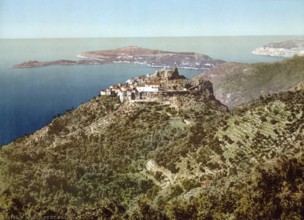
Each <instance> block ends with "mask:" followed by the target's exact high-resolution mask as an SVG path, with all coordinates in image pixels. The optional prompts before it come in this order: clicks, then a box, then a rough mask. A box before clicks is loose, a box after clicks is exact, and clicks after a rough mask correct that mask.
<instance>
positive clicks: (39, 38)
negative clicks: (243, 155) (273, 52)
mask: <svg viewBox="0 0 304 220" xmlns="http://www.w3.org/2000/svg"><path fill="white" fill-rule="evenodd" d="M276 36H277V37H279V36H282V37H283V36H284V37H285V36H286V37H288V36H300V37H304V34H279V35H273V34H271V35H193V36H138V37H126V36H122V37H118V36H116V37H89V36H88V37H37V38H35V37H34V38H27V37H25V38H1V37H0V40H50V39H108V38H117V39H121V38H195V37H276Z"/></svg>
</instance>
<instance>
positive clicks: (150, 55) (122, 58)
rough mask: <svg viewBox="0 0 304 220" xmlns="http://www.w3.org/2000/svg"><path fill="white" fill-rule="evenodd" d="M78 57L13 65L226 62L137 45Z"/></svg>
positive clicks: (193, 66)
mask: <svg viewBox="0 0 304 220" xmlns="http://www.w3.org/2000/svg"><path fill="white" fill-rule="evenodd" d="M77 57H79V58H82V60H79V61H73V60H57V61H47V62H39V61H27V62H24V63H21V64H16V65H14V66H13V67H14V68H33V67H43V66H49V65H79V64H82V65H84V64H105V63H135V64H144V65H148V66H151V67H169V68H174V67H178V68H185V69H209V68H212V67H214V66H216V65H218V64H221V63H224V61H222V60H215V59H212V58H211V57H209V56H207V55H203V54H199V53H193V52H170V51H162V50H151V49H145V48H141V47H135V46H131V47H125V48H119V49H115V50H100V51H92V52H83V53H80V54H79V55H77Z"/></svg>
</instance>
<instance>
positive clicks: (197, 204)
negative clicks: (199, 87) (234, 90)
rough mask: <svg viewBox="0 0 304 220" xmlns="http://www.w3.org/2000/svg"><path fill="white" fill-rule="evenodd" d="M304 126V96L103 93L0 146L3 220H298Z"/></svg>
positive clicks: (0, 215) (303, 171)
mask: <svg viewBox="0 0 304 220" xmlns="http://www.w3.org/2000/svg"><path fill="white" fill-rule="evenodd" d="M303 119H304V91H303V90H301V91H297V92H284V93H280V94H275V95H272V96H267V97H261V98H260V99H259V100H257V101H255V102H253V103H251V104H247V105H242V106H239V107H237V108H235V109H234V110H233V111H231V112H228V111H227V109H226V108H225V107H224V106H223V105H221V104H220V103H219V102H218V101H217V100H215V99H214V98H213V95H212V94H209V95H202V96H199V95H197V96H192V95H188V96H176V97H174V99H172V102H171V103H170V104H163V103H124V104H120V103H119V101H118V100H117V99H116V98H114V97H95V98H93V99H92V100H91V101H90V102H88V103H86V104H83V105H81V106H80V107H79V108H77V109H76V110H74V111H68V112H67V113H66V114H64V115H62V116H60V117H56V118H54V119H53V121H52V122H51V123H50V125H48V126H47V127H45V128H43V129H41V130H40V131H37V132H36V133H34V134H32V135H29V136H26V137H23V138H20V139H18V140H16V141H15V142H13V143H11V144H10V145H8V146H5V147H3V148H1V150H0V219H9V218H20V219H31V218H35V217H41V218H43V217H50V216H51V217H52V218H57V219H97V218H100V219H301V218H303V216H304V213H303V201H304V196H303V195H304V178H303V177H304V154H303V147H304V137H303V129H304V127H303Z"/></svg>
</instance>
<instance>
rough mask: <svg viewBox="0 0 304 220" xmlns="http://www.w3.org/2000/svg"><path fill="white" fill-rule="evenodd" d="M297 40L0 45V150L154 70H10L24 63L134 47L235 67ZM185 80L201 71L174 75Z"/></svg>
mask: <svg viewBox="0 0 304 220" xmlns="http://www.w3.org/2000/svg"><path fill="white" fill-rule="evenodd" d="M292 39H303V37H301V38H299V37H297V36H269V37H191V38H105V39H37V40H0V51H1V53H0V94H1V96H0V145H3V144H7V143H9V142H10V141H12V140H14V139H16V138H18V137H20V136H22V135H25V134H28V133H32V132H34V131H35V130H37V129H39V128H41V127H43V126H44V125H46V124H47V123H48V122H50V121H51V119H52V118H53V117H54V116H55V115H57V114H62V113H64V112H65V110H66V109H69V108H72V107H73V108H76V107H77V106H79V105H80V104H81V103H83V102H86V101H88V100H89V99H90V98H92V97H93V96H96V95H98V93H99V90H100V89H105V88H106V87H108V86H109V85H112V84H115V83H118V82H123V81H125V80H126V79H128V78H130V77H134V76H137V75H141V74H146V73H153V72H154V71H156V69H155V68H149V67H147V66H143V65H134V64H106V65H77V66H48V67H42V68H30V69H14V68H12V66H13V65H14V64H18V63H22V62H24V61H28V60H38V61H52V60H57V59H72V60H76V59H77V58H76V55H77V54H78V53H80V52H84V51H93V50H103V49H116V48H120V47H126V46H131V45H133V46H140V47H144V48H150V49H161V50H170V51H179V52H186V51H189V52H198V53H202V54H206V55H209V56H211V57H212V58H215V59H222V60H225V61H235V62H247V63H253V62H273V61H276V60H280V58H273V57H265V56H257V55H253V54H251V51H252V50H253V49H255V48H256V47H260V46H263V45H265V44H268V43H270V42H280V41H284V40H292ZM180 72H181V74H184V75H185V76H187V77H188V78H191V77H192V76H194V75H197V74H199V73H201V72H202V70H180Z"/></svg>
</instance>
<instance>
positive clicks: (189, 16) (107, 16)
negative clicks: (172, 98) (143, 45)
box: [0, 0, 304, 39]
mask: <svg viewBox="0 0 304 220" xmlns="http://www.w3.org/2000/svg"><path fill="white" fill-rule="evenodd" d="M243 35H304V0H0V38H2V39H15V38H82V37H160V36H243Z"/></svg>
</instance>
